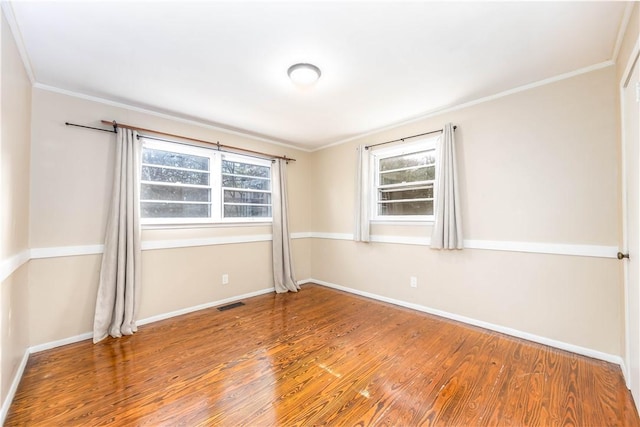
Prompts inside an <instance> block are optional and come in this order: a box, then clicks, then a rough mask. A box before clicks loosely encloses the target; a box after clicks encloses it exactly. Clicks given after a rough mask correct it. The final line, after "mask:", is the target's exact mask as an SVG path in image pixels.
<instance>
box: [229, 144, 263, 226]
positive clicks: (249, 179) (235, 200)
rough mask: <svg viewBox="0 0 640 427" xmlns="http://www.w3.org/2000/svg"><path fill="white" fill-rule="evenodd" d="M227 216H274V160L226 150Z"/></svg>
mask: <svg viewBox="0 0 640 427" xmlns="http://www.w3.org/2000/svg"><path fill="white" fill-rule="evenodd" d="M222 193H223V198H222V204H223V216H224V218H271V162H270V161H264V160H258V159H253V160H251V159H249V158H246V157H239V156H236V155H227V154H225V155H224V156H223V158H222Z"/></svg>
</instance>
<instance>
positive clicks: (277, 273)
mask: <svg viewBox="0 0 640 427" xmlns="http://www.w3.org/2000/svg"><path fill="white" fill-rule="evenodd" d="M271 179H272V188H271V197H272V200H271V205H272V217H273V283H274V286H275V290H276V292H277V293H285V292H297V291H298V290H299V289H300V286H298V284H297V282H296V279H295V277H294V274H293V262H292V258H291V239H290V236H289V203H288V200H287V162H286V161H285V160H283V159H277V160H274V162H273V165H272V167H271Z"/></svg>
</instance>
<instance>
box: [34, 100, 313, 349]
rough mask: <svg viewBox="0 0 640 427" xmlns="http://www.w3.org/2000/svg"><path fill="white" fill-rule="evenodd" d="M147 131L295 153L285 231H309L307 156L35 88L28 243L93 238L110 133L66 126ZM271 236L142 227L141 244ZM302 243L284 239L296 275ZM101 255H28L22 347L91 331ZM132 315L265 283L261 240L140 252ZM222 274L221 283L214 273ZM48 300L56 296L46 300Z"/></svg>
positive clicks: (304, 252)
mask: <svg viewBox="0 0 640 427" xmlns="http://www.w3.org/2000/svg"><path fill="white" fill-rule="evenodd" d="M102 119H106V120H112V119H115V120H117V121H119V122H121V123H126V124H132V125H136V126H140V127H144V128H151V129H156V130H159V131H165V132H169V133H173V134H181V135H185V136H190V137H194V138H199V139H204V140H211V141H220V142H221V143H223V144H227V145H232V146H238V147H243V148H248V149H252V150H259V151H264V152H268V153H272V154H279V155H283V154H286V155H287V156H289V157H293V158H296V159H297V161H296V162H292V163H290V164H289V168H288V172H289V177H288V178H289V182H288V184H289V199H290V211H291V212H290V216H291V218H290V228H291V231H292V232H294V233H296V232H305V231H307V230H308V229H309V227H310V226H309V209H310V207H309V204H310V203H309V199H310V195H309V193H308V191H307V187H308V181H309V173H310V161H309V159H310V154H309V153H306V152H303V151H300V150H295V149H292V148H291V147H284V146H280V145H274V144H269V143H266V142H261V141H256V140H252V139H250V138H244V137H240V136H236V135H232V134H225V133H223V132H220V131H217V130H212V129H207V128H204V127H201V126H195V125H192V124H187V123H183V122H180V121H176V120H170V119H167V118H162V117H158V116H154V115H150V114H145V113H141V112H137V111H132V110H128V109H124V108H120V107H116V106H112V105H106V104H103V103H98V102H95V101H91V100H86V99H81V98H78V97H72V96H68V95H63V94H60V93H55V92H51V91H46V90H42V89H34V93H33V122H32V123H33V154H32V184H31V187H32V191H31V207H32V209H31V234H30V246H31V247H32V248H35V249H38V248H59V247H65V246H80V247H83V246H87V245H98V244H102V242H103V238H104V232H105V227H106V214H105V212H106V210H107V207H108V205H109V196H110V192H111V170H112V168H113V161H114V149H115V145H114V136H113V134H109V133H102V132H97V131H91V130H86V129H79V128H73V127H68V126H65V124H64V123H65V122H67V121H68V122H72V123H78V124H84V125H89V126H101V125H100V120H102ZM266 234H271V226H270V225H268V224H267V225H265V224H256V225H247V226H232V225H224V226H205V227H186V228H179V227H178V228H176V227H173V228H160V229H159V228H156V227H154V228H152V229H144V230H143V233H142V239H143V242H157V241H163V242H164V243H168V244H172V243H175V242H176V241H184V240H190V239H213V240H215V239H224V238H234V237H245V238H246V237H248V236H252V235H258V236H261V235H266ZM309 253H310V243H309V242H308V239H296V240H294V241H293V257H294V261H295V267H296V275H297V277H298V278H299V279H305V278H308V277H310V269H311V266H310V259H309ZM100 258H101V257H100V255H85V256H70V257H54V258H47V259H34V260H32V261H31V273H30V274H31V279H30V285H31V291H32V293H31V298H30V312H31V313H32V316H31V320H30V327H31V330H32V334H31V345H38V344H42V343H46V342H50V341H54V340H58V339H63V338H68V337H71V336H75V335H78V334H82V333H86V332H89V331H91V329H92V326H93V310H94V307H95V295H96V289H97V285H98V275H99V273H98V272H99V268H100ZM142 263H143V265H142V277H143V283H142V295H141V306H140V315H139V318H141V319H144V318H147V317H151V316H156V315H161V314H165V313H168V312H172V311H175V310H180V309H184V308H188V307H193V306H197V305H201V304H206V303H209V302H212V301H218V300H221V299H224V298H230V297H233V296H237V295H242V294H245V293H250V292H255V291H259V290H262V289H266V288H269V287H272V286H273V282H272V270H271V246H270V242H250V243H238V244H220V245H213V246H198V247H185V248H173V249H156V250H144V251H143V258H142ZM222 274H229V279H230V280H229V284H227V285H222V284H221V275H222ZM51 301H56V303H55V304H52V303H51Z"/></svg>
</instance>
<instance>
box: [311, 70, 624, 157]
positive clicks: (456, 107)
mask: <svg viewBox="0 0 640 427" xmlns="http://www.w3.org/2000/svg"><path fill="white" fill-rule="evenodd" d="M612 65H615V62H614V61H613V60H608V61H604V62H599V63H597V64H593V65H589V66H588V67H583V68H580V69H577V70H574V71H570V72H568V73H564V74H559V75H557V76H553V77H549V78H547V79H543V80H539V81H537V82H533V83H528V84H526V85H523V86H518V87H515V88H513V89H508V90H505V91H503V92H498V93H496V94H493V95H489V96H485V97H483V98H478V99H476V100H473V101H468V102H464V103H462V104H457V105H453V106H449V107H445V108H442V109H438V110H434V111H431V112H428V113H425V114H423V115H420V116H418V117H415V118H413V119H409V120H405V121H402V122H399V123H395V124H392V125H389V126H385V127H382V128H378V129H376V130H372V131H370V132H365V133H362V134H359V135H356V136H351V137H349V138H346V139H342V140H340V141H336V142H333V143H331V144H328V145H323V146H322V147H319V148H315V149H313V150H311V151H312V152H315V151H320V150H324V149H326V148H331V147H335V146H337V145H342V144H346V143H347V142H351V141H355V140H357V139H361V138H365V137H367V136H371V135H376V134H379V133H381V132H385V131H388V130H393V129H397V128H399V127H402V126H405V125H408V124H411V123H415V122H419V121H421V120H425V119H429V118H432V117H437V116H440V115H442V114H445V113H450V112H453V111H457V110H462V109H465V108H469V107H473V106H475V105H478V104H484V103H485V102H490V101H494V100H496V99H500V98H504V97H506V96H509V95H514V94H516V93H520V92H525V91H527V90H530V89H535V88H537V87H540V86H545V85H548V84H552V83H556V82H559V81H562V80H566V79H570V78H572V77H576V76H580V75H582V74H587V73H590V72H592V71H597V70H601V69H603V68H607V67H611V66H612Z"/></svg>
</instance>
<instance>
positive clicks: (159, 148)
mask: <svg viewBox="0 0 640 427" xmlns="http://www.w3.org/2000/svg"><path fill="white" fill-rule="evenodd" d="M140 216H141V218H142V222H143V224H189V223H213V222H224V221H240V220H242V221H255V220H260V221H270V220H271V161H269V160H264V159H254V158H251V157H247V156H242V155H239V154H229V155H227V154H226V153H224V154H223V153H220V152H218V151H214V150H210V149H207V148H201V147H193V146H187V145H183V144H177V143H171V142H162V141H155V140H148V139H147V140H144V142H143V146H142V169H141V182H140Z"/></svg>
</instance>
